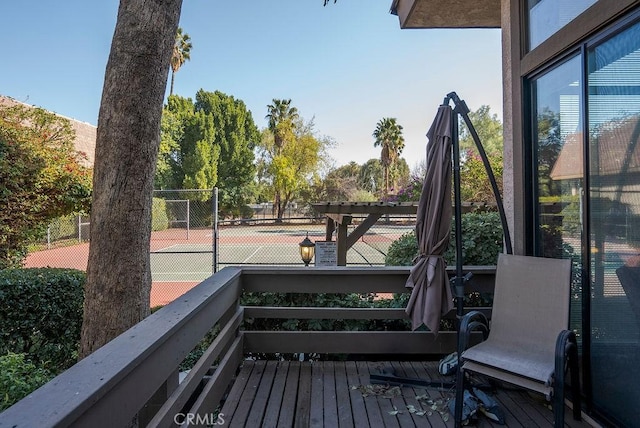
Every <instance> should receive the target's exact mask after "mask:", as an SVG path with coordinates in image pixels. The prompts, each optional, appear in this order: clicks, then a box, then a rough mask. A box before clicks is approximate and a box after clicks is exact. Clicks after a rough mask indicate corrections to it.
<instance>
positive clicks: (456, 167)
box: [451, 109, 464, 355]
mask: <svg viewBox="0 0 640 428" xmlns="http://www.w3.org/2000/svg"><path fill="white" fill-rule="evenodd" d="M453 112H454V115H453V120H452V121H451V128H452V129H451V142H452V144H451V150H452V151H453V155H452V158H453V196H454V203H453V206H454V221H455V239H456V276H455V277H454V278H453V282H454V291H455V298H456V318H457V319H456V321H457V324H458V325H457V327H458V328H459V327H460V321H461V320H462V317H463V315H464V277H463V275H462V196H461V195H460V187H461V186H460V141H459V135H458V115H457V111H456V109H454V111H453ZM457 351H458V355H460V353H461V352H462V351H463V349H462V342H461V340H460V336H459V335H458V348H457Z"/></svg>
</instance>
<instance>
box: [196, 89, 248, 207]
mask: <svg viewBox="0 0 640 428" xmlns="http://www.w3.org/2000/svg"><path fill="white" fill-rule="evenodd" d="M195 109H196V111H202V112H204V113H205V114H207V115H211V117H212V119H213V126H214V129H215V131H216V132H215V136H214V139H213V142H214V144H215V145H216V146H217V147H219V149H220V155H219V159H218V165H217V172H218V186H219V187H221V188H222V189H223V190H224V192H221V198H220V207H221V209H222V210H223V211H225V212H227V213H229V214H231V215H239V214H240V213H241V208H242V207H243V206H244V205H246V204H247V203H248V202H249V199H250V197H251V196H252V191H253V188H252V186H251V184H252V183H253V180H254V177H255V172H256V167H255V164H254V160H255V156H254V148H255V146H256V143H257V142H258V141H259V139H260V133H259V131H258V127H257V126H256V125H255V123H254V121H253V117H252V115H251V112H250V111H249V110H248V109H247V106H246V105H245V103H244V102H243V101H241V100H236V99H235V98H234V97H232V96H229V95H226V94H224V93H222V92H219V91H215V92H206V91H204V90H202V89H201V90H199V91H198V93H197V94H196V103H195Z"/></svg>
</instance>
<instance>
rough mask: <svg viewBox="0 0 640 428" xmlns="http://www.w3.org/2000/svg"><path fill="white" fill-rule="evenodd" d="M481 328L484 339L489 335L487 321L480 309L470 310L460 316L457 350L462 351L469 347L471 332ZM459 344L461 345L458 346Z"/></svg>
mask: <svg viewBox="0 0 640 428" xmlns="http://www.w3.org/2000/svg"><path fill="white" fill-rule="evenodd" d="M475 330H481V331H482V336H483V339H484V340H487V337H489V321H488V320H487V317H485V316H484V314H483V313H482V312H480V311H471V312H469V313H467V314H466V315H465V316H463V317H462V320H461V321H460V333H459V335H458V340H459V341H460V342H459V344H458V352H464V351H465V350H466V349H467V348H468V347H469V339H470V337H471V332H473V331H475ZM460 345H461V346H460Z"/></svg>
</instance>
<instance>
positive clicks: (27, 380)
mask: <svg viewBox="0 0 640 428" xmlns="http://www.w3.org/2000/svg"><path fill="white" fill-rule="evenodd" d="M25 357H26V356H25V354H14V353H12V352H9V353H7V354H6V355H2V356H0V412H1V411H3V410H4V409H7V408H9V407H11V406H12V405H13V404H15V403H17V402H18V401H20V400H21V399H23V398H24V397H26V396H27V395H29V394H30V393H31V392H32V391H34V390H36V389H38V388H39V387H41V386H42V385H44V384H45V383H47V382H48V381H49V380H50V379H51V378H52V377H53V375H52V374H51V373H49V372H48V371H47V370H45V369H42V368H38V367H36V366H35V365H34V364H33V363H32V362H31V361H28V360H26V359H25Z"/></svg>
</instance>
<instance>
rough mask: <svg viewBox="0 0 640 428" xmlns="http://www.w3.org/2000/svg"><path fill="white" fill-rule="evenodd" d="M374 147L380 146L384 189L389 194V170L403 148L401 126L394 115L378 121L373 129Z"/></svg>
mask: <svg viewBox="0 0 640 428" xmlns="http://www.w3.org/2000/svg"><path fill="white" fill-rule="evenodd" d="M373 138H375V139H376V140H375V142H374V143H373V146H374V147H378V146H380V147H382V151H381V153H380V161H381V162H382V167H383V168H384V191H385V196H387V197H388V196H389V172H390V170H391V168H392V167H393V165H394V164H395V162H396V160H397V159H398V157H399V156H400V153H402V149H404V137H403V136H402V126H400V125H398V123H397V122H396V119H395V118H394V117H385V118H383V119H381V120H380V121H378V124H377V125H376V129H375V131H373Z"/></svg>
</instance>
